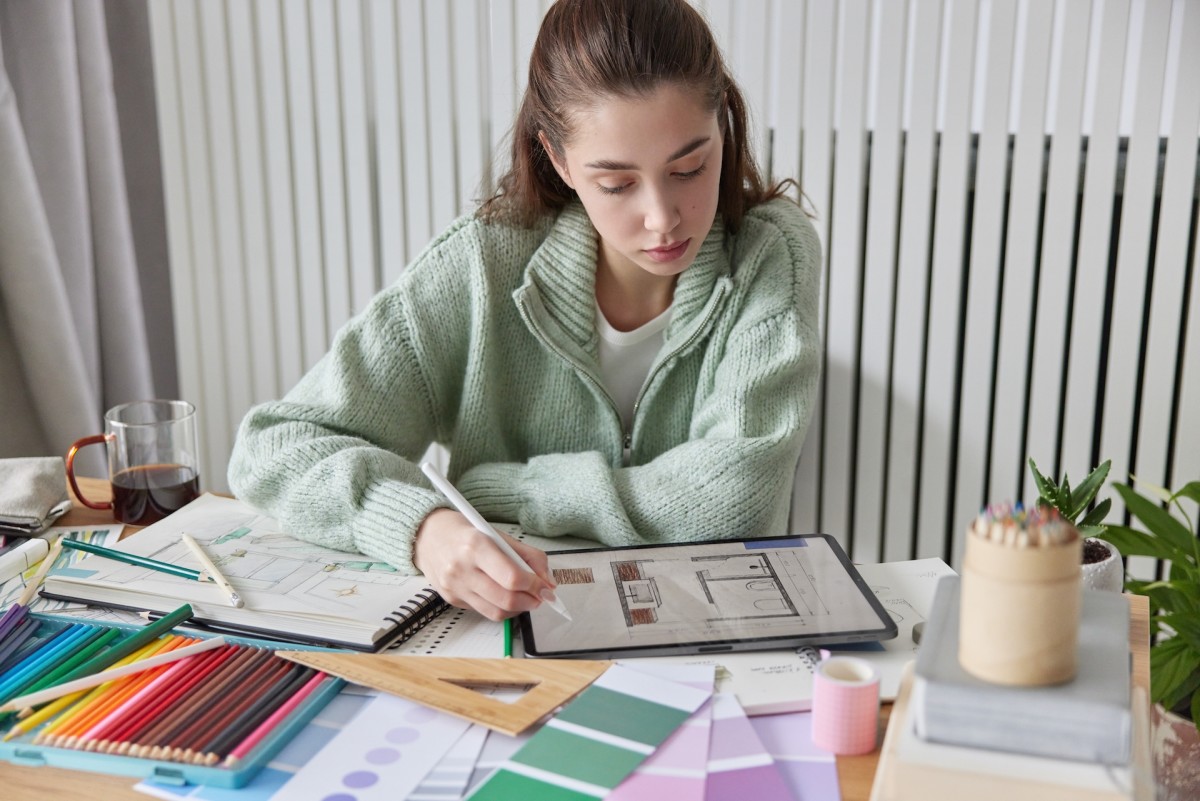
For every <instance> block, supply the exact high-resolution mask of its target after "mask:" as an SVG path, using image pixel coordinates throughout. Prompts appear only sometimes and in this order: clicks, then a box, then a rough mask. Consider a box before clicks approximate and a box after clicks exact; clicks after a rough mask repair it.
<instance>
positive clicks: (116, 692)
mask: <svg viewBox="0 0 1200 801" xmlns="http://www.w3.org/2000/svg"><path fill="white" fill-rule="evenodd" d="M188 642H189V640H188V639H187V638H186V637H180V636H179V635H177V634H172V635H170V636H168V637H163V638H161V639H159V640H155V641H154V642H152V643H149V644H148V645H147V646H146V648H145V649H142V650H139V651H137V652H136V653H137V654H140V655H141V656H140V657H139V658H148V657H150V656H154V655H156V654H159V653H166V652H167V651H173V650H175V649H176V648H180V647H182V646H183V645H186V644H187V643H188ZM147 673H150V674H153V673H154V671H153V670H151V671H147ZM149 678H150V677H149V676H143V675H141V674H138V675H137V676H127V677H126V678H124V679H117V680H116V681H111V682H108V683H106V684H102V685H100V686H99V687H97V688H95V690H93V691H91V692H89V695H88V697H87V698H86V699H85V701H84V702H83V703H81V704H79V707H78V708H77V709H73V710H71V711H70V712H69V713H68V714H65V715H64V716H63V717H62V719H60V720H55V721H54V722H53V723H52V724H50V725H49V726H47V727H46V731H45V732H43V734H44V735H47V736H53V737H56V738H60V739H61V738H65V737H68V736H70V735H72V734H76V733H79V732H83V731H87V727H88V724H89V722H90V721H92V720H95V719H97V718H98V717H101V716H103V715H104V714H105V712H106V711H107V710H108V709H110V708H112V706H113V705H115V704H117V703H120V701H121V700H122V699H123V698H125V697H126V696H127V695H128V694H129V693H130V692H131V689H130V688H131V687H140V686H141V684H142V683H143V681H148V680H149ZM129 679H133V681H132V682H130V681H129ZM132 691H136V690H132Z"/></svg>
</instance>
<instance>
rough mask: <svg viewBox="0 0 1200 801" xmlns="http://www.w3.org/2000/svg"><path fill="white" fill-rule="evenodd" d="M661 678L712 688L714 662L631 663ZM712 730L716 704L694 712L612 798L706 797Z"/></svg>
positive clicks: (683, 800) (691, 800) (684, 800)
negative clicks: (709, 744) (685, 664)
mask: <svg viewBox="0 0 1200 801" xmlns="http://www.w3.org/2000/svg"><path fill="white" fill-rule="evenodd" d="M628 667H632V668H634V669H635V670H640V671H642V672H645V673H649V674H651V675H659V676H660V677H661V678H670V679H673V680H674V681H678V682H681V683H683V684H687V685H688V686H690V687H695V688H696V689H700V690H704V691H706V692H710V693H711V692H712V689H713V675H714V671H713V669H712V666H710V665H688V666H681V665H651V664H645V663H643V662H640V661H637V660H635V661H634V663H633V664H632V665H628ZM711 731H712V704H711V703H707V704H704V705H703V706H701V707H700V708H699V709H698V710H696V711H695V712H693V713H692V716H691V717H689V718H688V719H687V720H685V721H684V722H683V725H682V726H680V727H679V728H678V729H677V730H676V731H675V733H674V734H672V735H671V736H670V737H668V738H667V740H666V742H664V743H663V744H662V746H661V747H660V748H659V749H658V750H657V751H655V752H654V753H653V754H651V755H650V757H649V758H648V759H647V760H646V761H645V762H643V763H642V764H641V765H638V767H637V769H636V770H635V771H634V772H633V773H632V774H631V775H629V776H627V777H626V778H625V781H623V782H621V784H620V785H618V786H617V789H615V790H613V791H612V793H610V794H609V795H608V801H663V799H668V798H669V799H671V801H704V784H705V777H706V775H707V766H708V741H709V734H710V733H711Z"/></svg>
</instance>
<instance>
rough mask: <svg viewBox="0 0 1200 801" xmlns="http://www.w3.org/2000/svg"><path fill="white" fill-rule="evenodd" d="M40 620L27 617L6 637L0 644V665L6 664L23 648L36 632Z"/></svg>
mask: <svg viewBox="0 0 1200 801" xmlns="http://www.w3.org/2000/svg"><path fill="white" fill-rule="evenodd" d="M39 625H40V624H39V622H38V621H37V620H34V619H33V618H25V619H24V620H22V621H21V623H20V625H18V626H17V627H16V628H15V629H13V630H12V631H11V632H10V633H9V635H8V636H7V637H6V638H5V639H4V643H3V644H0V665H3V664H5V662H7V661H8V658H9V657H10V656H12V655H13V654H15V653H17V652H19V651H20V650H21V646H23V645H25V643H26V642H28V641H29V639H30V638H31V637H33V634H34V632H36V631H37V629H38V626H39Z"/></svg>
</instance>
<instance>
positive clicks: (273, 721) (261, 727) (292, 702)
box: [225, 673, 329, 767]
mask: <svg viewBox="0 0 1200 801" xmlns="http://www.w3.org/2000/svg"><path fill="white" fill-rule="evenodd" d="M328 677H329V676H328V674H326V673H317V675H315V676H313V677H312V678H311V679H309V680H308V683H307V684H305V685H304V686H303V687H301V688H300V689H299V690H297V691H296V692H295V693H293V694H292V697H291V698H289V699H287V701H285V702H284V704H283V706H281V707H279V708H278V709H276V710H275V711H274V712H272V713H271V715H270V717H268V718H267V719H266V720H264V721H263V722H262V723H260V724H258V727H257V728H256V729H254V731H252V732H250V734H249V735H247V736H246V738H245V739H243V740H242V741H241V742H240V743H238V744H237V745H236V746H234V748H233V750H232V751H230V752H229V756H228V757H226V759H225V764H226V766H228V767H233V766H234V765H236V764H237V763H238V762H239V761H240V760H242V759H244V758H245V756H246V754H248V753H250V751H252V750H253V749H254V747H255V746H256V745H258V744H259V743H260V742H262V741H263V740H264V739H266V737H267V735H268V734H270V733H271V732H272V731H274V729H275V727H276V726H278V725H279V722H280V721H282V720H283V719H284V718H286V717H287V716H288V715H289V714H291V712H292V710H294V709H295V708H296V707H298V706H300V704H301V702H303V701H304V699H305V698H307V697H308V696H310V695H312V693H313V691H314V690H316V689H317V687H319V686H320V685H321V682H323V681H325V679H327V678H328Z"/></svg>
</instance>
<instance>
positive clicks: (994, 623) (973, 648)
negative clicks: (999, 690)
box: [958, 511, 1082, 686]
mask: <svg viewBox="0 0 1200 801" xmlns="http://www.w3.org/2000/svg"><path fill="white" fill-rule="evenodd" d="M1081 553H1082V539H1081V537H1080V536H1079V532H1078V531H1077V530H1076V529H1075V528H1074V526H1072V525H1070V524H1069V523H1067V522H1066V521H1064V520H1062V519H1061V518H1058V517H1057V516H1047V515H1044V514H1043V513H1042V512H1040V511H1039V512H1034V513H1032V514H1031V515H1029V516H1026V515H1024V514H1020V515H1019V516H1015V517H1014V516H1012V515H1008V516H1005V517H1001V518H994V517H991V516H984V517H980V518H979V519H978V520H976V521H975V523H974V524H973V525H972V526H971V528H970V529H969V530H968V531H967V546H966V553H965V556H964V558H963V574H962V610H961V614H960V617H959V648H958V661H959V663H960V664H961V665H962V667H963V669H964V670H966V671H967V672H968V673H971V674H972V675H974V676H976V677H978V678H980V679H983V680H984V681H989V682H992V683H993V684H1006V685H1016V686H1041V685H1047V684H1060V683H1062V682H1066V681H1070V680H1071V679H1072V678H1074V677H1075V670H1076V660H1077V651H1078V643H1079V612H1080V606H1081V604H1082V594H1081V593H1082V590H1081V588H1080V571H1079V562H1080V558H1081Z"/></svg>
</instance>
